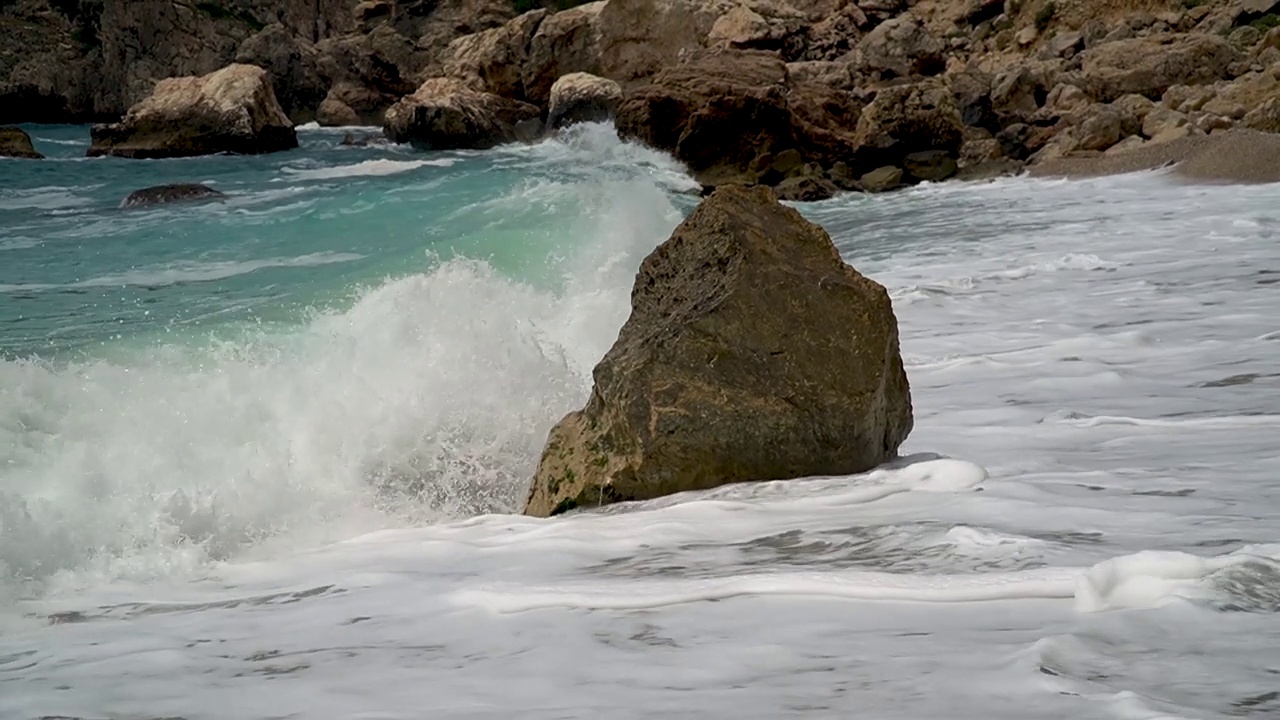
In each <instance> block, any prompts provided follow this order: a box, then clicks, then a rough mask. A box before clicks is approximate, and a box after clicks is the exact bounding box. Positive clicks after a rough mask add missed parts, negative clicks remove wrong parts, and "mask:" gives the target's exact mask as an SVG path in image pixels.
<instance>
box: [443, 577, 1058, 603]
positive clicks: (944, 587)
mask: <svg viewBox="0 0 1280 720" xmlns="http://www.w3.org/2000/svg"><path fill="white" fill-rule="evenodd" d="M1077 574H1078V573H1076V572H1074V571H1072V570H1070V569H1062V568H1051V569H1046V570H1042V571H1029V572H1024V573H988V574H983V575H964V576H954V575H907V574H895V573H876V572H832V571H826V572H822V573H768V574H749V575H740V576H737V577H730V578H715V579H710V580H673V581H665V582H660V581H652V580H630V581H628V582H627V583H626V584H625V586H623V587H621V588H616V589H615V588H610V587H607V586H601V585H592V584H589V583H581V584H575V583H569V584H565V585H559V586H557V587H555V588H524V587H511V588H501V587H495V588H490V589H476V590H462V591H459V592H456V593H454V594H453V596H452V598H451V599H452V601H453V602H454V603H456V604H458V605H464V606H475V607H482V608H485V609H486V610H490V611H492V612H500V613H514V612H527V611H530V610H540V609H546V608H553V607H564V608H576V609H589V610H641V609H652V608H660V607H666V606H670V605H682V604H687V603H693V602H706V601H709V600H725V599H729V598H735V597H744V596H751V597H761V596H785V597H827V598H841V599H846V600H877V601H900V602H928V603H960V602H982V601H991V600H1010V599H1034V598H1069V597H1071V596H1072V592H1073V588H1074V584H1075V580H1076V576H1077Z"/></svg>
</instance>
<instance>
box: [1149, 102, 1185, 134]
mask: <svg viewBox="0 0 1280 720" xmlns="http://www.w3.org/2000/svg"><path fill="white" fill-rule="evenodd" d="M1186 124H1187V116H1186V115H1183V114H1182V113H1180V112H1178V111H1177V110H1170V109H1168V108H1164V107H1156V108H1153V109H1152V110H1151V112H1149V113H1147V116H1146V117H1145V118H1143V120H1142V134H1143V135H1145V136H1146V137H1148V138H1153V137H1155V136H1157V135H1159V134H1160V133H1162V132H1165V131H1166V130H1171V129H1173V128H1178V127H1182V126H1183V125H1186Z"/></svg>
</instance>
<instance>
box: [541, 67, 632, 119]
mask: <svg viewBox="0 0 1280 720" xmlns="http://www.w3.org/2000/svg"><path fill="white" fill-rule="evenodd" d="M621 103H622V88H621V87H620V86H619V85H618V83H616V82H614V81H612V80H606V79H604V78H602V77H597V76H595V75H590V74H588V73H570V74H568V75H565V76H564V77H562V78H560V79H559V80H557V81H556V84H555V85H552V86H551V106H550V107H549V108H548V109H547V127H548V128H551V129H559V128H563V127H568V126H570V125H573V124H575V123H582V122H606V121H609V120H612V119H613V118H614V116H615V115H616V114H617V112H618V105H619V104H621Z"/></svg>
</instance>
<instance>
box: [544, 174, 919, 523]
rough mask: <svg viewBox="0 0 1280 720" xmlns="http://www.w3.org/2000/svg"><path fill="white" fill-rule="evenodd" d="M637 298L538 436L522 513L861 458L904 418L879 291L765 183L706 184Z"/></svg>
mask: <svg viewBox="0 0 1280 720" xmlns="http://www.w3.org/2000/svg"><path fill="white" fill-rule="evenodd" d="M631 301H632V311H631V316H630V317H629V318H628V319H627V322H626V324H624V325H623V327H622V330H621V331H620V332H619V334H618V339H617V342H616V343H615V344H614V346H613V347H612V348H611V349H610V350H609V352H608V353H607V354H606V355H605V357H604V359H602V360H601V361H600V363H599V364H598V365H597V366H596V368H595V371H594V379H595V383H594V387H593V388H592V391H591V396H590V399H589V400H588V401H587V404H586V406H585V407H584V408H583V409H582V410H580V411H577V412H573V413H570V414H569V415H568V416H566V417H565V418H564V419H563V420H561V421H560V422H559V423H558V424H557V425H556V426H555V427H554V428H553V429H552V430H551V432H550V434H549V436H548V438H547V445H546V448H545V450H544V451H543V455H542V460H541V462H540V464H539V467H538V471H537V474H536V476H535V477H534V479H533V482H532V485H531V487H530V492H529V497H528V502H527V504H526V507H525V513H526V514H528V515H534V516H548V515H556V514H559V513H562V512H565V511H568V510H571V509H574V508H582V507H593V506H598V505H604V504H609V503H616V502H624V501H630V500H644V499H649V498H655V497H659V496H663V495H668V494H671V493H677V492H682V491H688V490H701V489H707V488H712V487H717V486H720V485H724V484H727V483H733V482H740V481H752V480H779V479H788V478H798V477H805V476H812V475H833V474H850V473H858V472H864V471H866V470H870V469H871V468H874V467H875V466H877V465H879V464H881V463H883V462H885V461H887V460H889V459H891V458H892V457H893V456H894V454H895V452H896V450H897V448H898V446H899V444H901V443H902V441H903V440H904V439H905V438H906V436H907V434H908V433H909V432H910V431H911V428H912V414H911V403H910V389H909V387H908V383H907V377H906V374H905V372H904V370H903V366H902V359H901V356H900V354H899V350H898V328H897V321H896V319H895V318H894V315H893V308H892V305H891V303H890V300H889V295H888V293H887V292H886V291H885V289H884V288H883V287H881V286H880V285H879V284H877V283H875V282H873V281H871V280H869V279H867V278H865V277H863V276H862V275H860V274H859V273H858V272H857V271H856V270H854V269H853V268H851V267H849V266H848V265H846V264H844V262H843V261H842V260H841V259H840V255H839V253H838V252H837V251H836V249H835V247H834V245H833V244H832V243H831V239H830V238H829V237H828V236H827V234H826V233H825V232H824V231H823V230H822V229H821V228H819V227H817V226H815V225H812V224H811V223H809V222H807V221H806V220H805V219H804V218H803V217H801V216H800V214H799V213H797V212H795V211H794V210H792V209H790V208H787V207H785V206H783V205H781V204H779V203H778V202H777V200H776V197H775V196H774V194H773V193H772V191H770V190H768V189H767V188H762V187H754V188H747V187H742V186H726V187H722V188H720V189H718V190H716V191H715V192H714V193H713V194H712V195H711V196H710V197H709V198H707V199H706V200H705V201H704V202H703V203H702V205H701V206H699V207H698V209H696V210H695V211H694V212H693V213H692V214H691V215H690V216H689V218H688V219H687V220H685V221H684V222H683V223H682V224H681V225H680V227H678V228H677V229H676V231H675V232H674V233H673V234H672V236H671V238H670V239H669V240H667V241H666V242H665V243H663V244H662V245H660V246H659V247H658V248H657V249H656V250H654V252H653V253H652V254H650V255H649V257H647V258H646V259H645V260H644V262H643V263H642V264H641V266H640V270H639V272H638V273H637V275H636V282H635V286H634V288H633V290H632V294H631Z"/></svg>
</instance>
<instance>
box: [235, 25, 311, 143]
mask: <svg viewBox="0 0 1280 720" xmlns="http://www.w3.org/2000/svg"><path fill="white" fill-rule="evenodd" d="M236 62H237V63H242V64H246V65H256V66H258V67H260V68H262V69H263V70H266V71H267V72H268V73H269V74H270V75H271V78H272V89H273V90H274V92H275V94H276V99H277V100H279V101H280V107H281V108H283V109H284V112H285V114H286V115H288V116H289V118H290V119H291V120H293V121H294V122H297V123H301V122H309V121H310V120H311V119H312V118H313V117H314V115H315V112H316V106H318V105H319V104H320V102H321V101H322V100H323V99H324V97H325V93H326V92H328V89H329V86H328V83H326V82H325V81H324V79H323V78H321V77H320V71H319V69H318V53H317V52H316V49H315V47H314V46H313V45H312V44H311V43H310V42H308V41H307V40H305V39H303V38H301V37H298V36H297V35H295V34H294V33H292V32H290V31H289V29H288V28H286V27H285V26H284V25H282V24H280V23H272V24H270V25H268V26H266V27H265V28H263V29H262V30H260V31H258V32H257V33H256V34H255V35H253V36H251V37H249V38H248V39H246V40H245V41H244V42H243V43H241V44H240V48H239V49H238V50H237V51H236Z"/></svg>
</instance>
